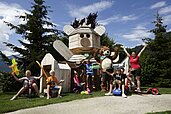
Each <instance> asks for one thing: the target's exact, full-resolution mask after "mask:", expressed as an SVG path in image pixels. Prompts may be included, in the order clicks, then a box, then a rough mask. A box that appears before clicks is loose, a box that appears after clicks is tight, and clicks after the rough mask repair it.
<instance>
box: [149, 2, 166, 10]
mask: <svg viewBox="0 0 171 114" xmlns="http://www.w3.org/2000/svg"><path fill="white" fill-rule="evenodd" d="M165 5H166V2H165V1H161V2H157V3H155V4H153V5H152V6H150V9H157V8H161V7H163V6H165Z"/></svg>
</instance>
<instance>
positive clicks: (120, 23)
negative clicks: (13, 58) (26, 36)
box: [0, 0, 171, 55]
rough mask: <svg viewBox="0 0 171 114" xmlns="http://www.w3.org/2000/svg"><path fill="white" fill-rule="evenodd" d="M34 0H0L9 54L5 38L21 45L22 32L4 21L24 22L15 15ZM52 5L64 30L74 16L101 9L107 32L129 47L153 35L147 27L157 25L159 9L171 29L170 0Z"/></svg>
mask: <svg viewBox="0 0 171 114" xmlns="http://www.w3.org/2000/svg"><path fill="white" fill-rule="evenodd" d="M32 1H33V0H0V50H1V51H2V52H4V53H5V54H7V55H11V54H13V52H11V50H9V49H8V48H7V47H5V46H4V45H3V44H2V41H7V42H11V43H13V44H15V45H19V43H18V41H17V39H20V38H21V36H18V35H16V34H15V32H14V31H11V30H9V27H7V26H6V25H5V24H4V23H3V21H4V20H5V21H8V22H12V23H14V24H16V25H17V24H19V23H24V22H23V21H21V20H18V19H16V18H15V16H16V15H20V14H23V13H24V12H28V11H29V10H30V9H31V2H32ZM45 4H46V5H47V6H50V7H51V8H50V9H49V10H52V11H53V12H49V17H50V18H51V20H50V21H51V22H53V23H54V24H56V25H57V29H60V30H63V26H64V25H66V24H70V23H71V22H72V21H73V20H74V18H78V19H79V18H84V17H86V16H87V15H88V14H89V13H91V12H98V19H97V22H98V23H100V24H103V25H104V26H105V28H106V33H108V35H109V37H110V38H112V39H114V41H116V43H120V44H123V45H125V46H126V47H134V46H136V45H140V44H143V42H142V40H141V39H143V38H145V37H151V38H152V37H153V34H152V33H149V32H148V31H149V30H151V29H153V28H154V24H152V21H154V20H155V16H154V15H155V14H156V12H157V11H158V12H159V14H160V15H161V16H162V17H163V19H164V24H165V25H168V27H167V31H171V26H170V24H171V0H45Z"/></svg>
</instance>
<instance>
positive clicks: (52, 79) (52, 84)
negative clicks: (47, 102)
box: [46, 70, 64, 99]
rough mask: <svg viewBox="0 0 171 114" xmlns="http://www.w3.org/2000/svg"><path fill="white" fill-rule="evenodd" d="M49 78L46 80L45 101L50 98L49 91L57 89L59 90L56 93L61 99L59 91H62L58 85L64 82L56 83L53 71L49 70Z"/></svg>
mask: <svg viewBox="0 0 171 114" xmlns="http://www.w3.org/2000/svg"><path fill="white" fill-rule="evenodd" d="M49 74H50V76H49V77H48V78H47V79H46V82H47V99H49V98H50V95H49V92H50V89H53V88H57V89H59V91H58V97H61V95H60V94H61V91H62V86H59V85H58V84H60V83H62V82H64V80H60V81H58V80H57V78H56V76H55V71H53V70H51V71H50V72H49Z"/></svg>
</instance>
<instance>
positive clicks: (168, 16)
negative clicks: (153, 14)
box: [163, 15, 171, 25]
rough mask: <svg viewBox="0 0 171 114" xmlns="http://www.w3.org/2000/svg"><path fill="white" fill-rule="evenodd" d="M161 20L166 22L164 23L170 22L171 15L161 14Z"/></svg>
mask: <svg viewBox="0 0 171 114" xmlns="http://www.w3.org/2000/svg"><path fill="white" fill-rule="evenodd" d="M163 22H164V24H166V25H169V24H171V15H166V16H163Z"/></svg>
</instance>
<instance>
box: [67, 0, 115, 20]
mask: <svg viewBox="0 0 171 114" xmlns="http://www.w3.org/2000/svg"><path fill="white" fill-rule="evenodd" d="M113 3H114V2H113V1H101V2H97V3H94V4H91V5H88V6H84V7H80V8H79V7H77V6H73V5H68V7H69V14H70V15H71V16H72V17H75V18H84V17H86V16H87V15H88V14H89V13H94V12H101V11H103V10H105V9H107V8H110V7H111V6H112V5H113Z"/></svg>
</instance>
